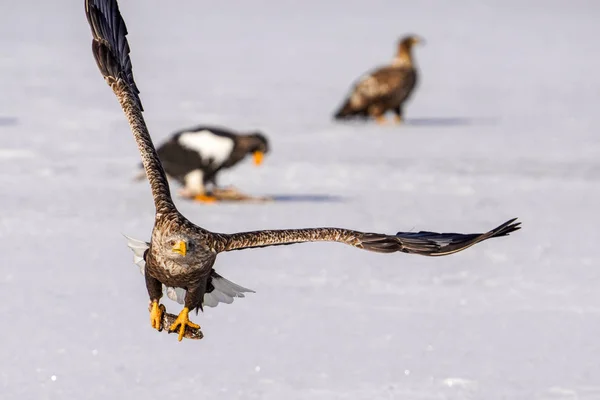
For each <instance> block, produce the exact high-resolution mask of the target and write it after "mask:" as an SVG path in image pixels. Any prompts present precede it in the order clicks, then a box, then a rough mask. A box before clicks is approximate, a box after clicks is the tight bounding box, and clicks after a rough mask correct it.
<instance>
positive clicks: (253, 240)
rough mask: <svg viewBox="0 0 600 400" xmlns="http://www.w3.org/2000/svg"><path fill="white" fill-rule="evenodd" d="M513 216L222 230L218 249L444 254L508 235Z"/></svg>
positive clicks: (514, 224) (516, 226)
mask: <svg viewBox="0 0 600 400" xmlns="http://www.w3.org/2000/svg"><path fill="white" fill-rule="evenodd" d="M515 221H516V218H514V219H511V220H509V221H507V222H505V223H503V224H502V225H500V226H498V227H497V228H494V229H492V230H491V231H489V232H486V233H470V234H462V233H437V232H426V231H421V232H398V233H397V234H395V235H384V234H380V233H365V232H359V231H353V230H349V229H340V228H309V229H284V230H274V231H256V232H243V233H235V234H231V235H228V234H220V235H219V237H220V239H219V241H218V242H217V243H216V245H215V249H216V251H219V252H222V251H231V250H243V249H248V248H254V247H267V246H278V245H286V244H293V243H305V242H340V243H344V244H348V245H350V246H354V247H357V248H359V249H363V250H369V251H374V252H377V253H395V252H403V253H411V254H420V255H424V256H445V255H448V254H453V253H457V252H459V251H461V250H464V249H467V248H469V247H471V246H473V245H474V244H477V243H479V242H482V241H484V240H487V239H490V238H493V237H500V236H506V235H508V234H509V233H511V232H514V231H516V230H518V229H520V225H521V223H520V222H515Z"/></svg>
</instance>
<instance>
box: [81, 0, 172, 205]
mask: <svg viewBox="0 0 600 400" xmlns="http://www.w3.org/2000/svg"><path fill="white" fill-rule="evenodd" d="M85 13H86V16H87V19H88V22H89V24H90V28H91V30H92V36H93V41H92V51H93V53H94V58H95V59H96V64H98V68H99V69H100V72H101V73H102V76H104V79H105V80H106V83H108V85H109V86H110V87H111V89H112V90H113V92H114V93H115V95H116V96H117V99H118V100H119V103H120V104H121V108H122V109H123V112H124V113H125V115H126V116H127V120H128V121H129V126H130V127H131V131H132V132H133V136H134V137H135V141H136V143H137V145H138V149H139V151H140V155H141V157H142V163H143V164H144V169H145V170H146V176H147V177H148V180H149V181H150V187H151V188H152V196H153V198H154V205H155V207H156V210H157V215H158V214H162V213H165V212H169V211H174V210H175V205H174V204H173V200H172V198H171V192H170V190H169V184H168V182H167V176H166V174H165V171H164V169H163V167H162V164H161V163H160V160H159V158H158V154H157V153H156V149H155V148H154V144H153V143H152V139H151V138H150V134H149V133H148V127H147V126H146V122H145V121H144V117H143V115H142V111H143V108H142V102H141V100H140V96H139V93H140V91H139V90H138V88H137V86H136V84H135V81H134V79H133V69H132V66H131V59H130V58H129V43H128V42H127V37H126V35H127V27H126V26H125V21H123V17H121V13H120V12H119V6H118V4H117V1H116V0H85Z"/></svg>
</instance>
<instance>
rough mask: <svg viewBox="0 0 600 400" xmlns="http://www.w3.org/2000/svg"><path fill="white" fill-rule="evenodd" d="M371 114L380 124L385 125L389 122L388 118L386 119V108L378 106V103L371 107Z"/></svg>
mask: <svg viewBox="0 0 600 400" xmlns="http://www.w3.org/2000/svg"><path fill="white" fill-rule="evenodd" d="M369 114H370V115H371V116H372V117H373V118H375V121H376V122H377V123H378V124H379V125H384V124H386V123H387V121H386V119H385V115H384V114H385V110H384V109H383V108H382V107H380V106H378V105H373V106H371V107H369Z"/></svg>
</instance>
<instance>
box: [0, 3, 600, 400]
mask: <svg viewBox="0 0 600 400" xmlns="http://www.w3.org/2000/svg"><path fill="white" fill-rule="evenodd" d="M2 9H3V10H2V12H1V13H0V50H1V54H2V55H1V56H0V94H1V95H0V206H1V208H0V315H1V316H2V321H3V327H2V329H1V332H2V333H1V334H0V338H1V344H0V398H2V399H112V398H131V399H144V398H148V399H153V398H168V399H170V398H182V396H185V397H186V398H199V399H210V398H220V399H266V400H279V399H323V400H324V399H365V400H366V399H369V400H371V399H418V400H421V399H485V400H493V399H554V400H556V399H570V400H571V399H598V398H600V363H599V361H598V360H600V341H599V340H598V332H600V305H599V302H600V294H599V293H600V291H599V289H598V288H599V284H600V268H599V267H600V265H599V264H600V256H598V238H599V235H598V226H599V223H600V220H599V218H598V212H597V208H598V204H600V188H599V184H600V161H599V160H600V159H599V156H600V140H599V139H598V135H599V132H598V124H599V122H600V117H599V115H600V114H599V113H598V104H599V102H600V74H598V70H600V57H599V56H598V42H597V37H598V35H599V34H600V24H598V22H597V21H598V19H599V18H600V3H598V2H594V1H583V0H581V1H572V2H566V1H558V0H555V1H541V0H540V1H528V2H523V1H491V0H489V1H467V0H461V1H452V2H448V1H444V0H439V1H433V0H427V1H425V0H423V1H415V2H410V3H409V2H400V1H392V0H380V1H370V2H367V1H357V0H346V1H342V0H335V1H334V0H331V1H292V0H286V1H275V0H270V1H266V0H265V1H259V0H255V1H253V2H242V1H241V0H240V1H235V2H233V1H227V2H225V1H224V2H214V1H196V0H194V1H192V0H180V1H178V2H165V1H158V0H144V1H141V0H137V1H133V0H123V1H122V4H121V11H122V13H123V14H124V16H125V19H126V21H127V24H128V27H129V31H130V35H129V38H130V44H131V47H132V59H133V64H134V70H135V76H136V81H137V83H138V86H139V87H140V89H141V92H142V93H141V96H142V101H143V103H144V106H145V108H146V118H147V122H148V124H149V127H150V131H151V133H152V135H153V137H154V138H155V141H156V142H160V141H161V140H162V139H164V138H166V137H167V136H168V135H169V133H170V132H172V131H174V130H176V129H179V128H182V127H186V126H190V125H194V124H197V123H216V124H223V125H225V126H229V127H233V128H239V129H254V128H259V129H263V130H264V131H265V133H266V134H267V135H269V137H270V138H271V141H272V148H273V152H272V154H271V155H270V156H269V157H268V158H267V159H266V163H265V164H264V167H263V168H258V169H257V168H254V167H253V166H251V163H250V162H246V163H244V165H242V166H240V167H239V168H237V169H235V170H233V171H231V172H228V173H226V174H225V175H224V176H223V179H222V181H223V183H230V184H235V185H237V186H238V187H239V188H241V189H243V190H244V191H246V192H249V193H253V194H276V195H280V196H288V197H291V200H294V199H296V200H298V201H285V202H279V203H275V204H268V205H217V206H200V205H197V204H190V203H185V202H183V201H178V205H179V206H180V208H181V210H182V211H183V212H184V214H185V215H187V216H188V217H189V218H190V219H191V220H193V221H194V222H196V223H198V224H200V225H202V226H204V227H206V228H208V229H211V230H215V231H222V232H232V231H240V230H252V229H259V228H284V227H307V226H330V225H333V226H336V225H337V226H344V227H349V228H356V229H363V230H369V231H381V232H390V233H393V232H396V231H398V230H411V229H415V230H419V229H428V230H444V231H447V230H451V231H467V232H471V231H475V232H477V231H482V230H487V229H489V228H492V227H494V226H496V225H497V224H499V223H501V222H503V221H504V220H506V219H508V218H511V217H514V216H518V217H520V218H521V220H522V221H523V227H524V229H523V230H522V231H520V232H517V233H516V234H514V235H512V236H510V237H508V238H501V239H495V240H493V241H489V242H486V243H484V244H481V245H479V246H477V247H475V248H472V249H470V250H469V251H466V252H464V253H461V254H458V255H455V256H452V257H447V258H440V259H428V258H424V257H417V256H408V255H404V254H394V255H380V254H374V253H368V252H361V251H358V250H354V249H351V248H348V247H346V246H342V245H339V244H305V245H297V246H286V247H281V248H272V249H260V250H249V251H244V252H235V253H230V254H224V255H221V256H219V259H218V261H217V265H216V267H217V269H218V271H219V272H220V273H222V274H223V275H224V276H226V277H227V278H229V279H231V280H233V281H235V282H237V283H239V284H241V285H244V286H247V287H251V288H253V289H255V290H256V291H257V293H256V294H254V295H250V296H248V297H247V298H245V299H239V300H236V301H235V302H234V303H233V304H232V305H220V306H219V307H218V308H216V309H209V310H208V311H207V312H205V313H204V315H200V316H198V317H195V318H193V319H194V320H195V321H197V322H199V323H200V324H201V325H202V327H203V331H204V333H205V335H206V337H205V339H203V340H202V341H199V342H193V341H184V342H182V343H178V342H177V341H176V338H175V337H174V336H172V335H171V336H170V335H166V334H164V333H162V334H158V333H156V332H154V331H153V330H152V329H151V327H150V324H149V321H148V313H147V311H146V307H147V301H148V300H147V294H146V289H145V286H144V282H143V279H142V278H141V275H139V273H138V271H137V268H136V267H135V266H134V265H133V263H132V255H131V253H130V251H129V249H127V247H126V245H125V240H124V238H123V237H122V236H121V233H126V234H129V235H131V236H133V237H136V238H140V239H145V238H148V237H149V235H150V230H151V227H152V222H153V205H152V201H151V197H150V191H149V188H148V185H147V184H146V183H132V182H131V178H132V177H133V175H134V174H135V171H136V165H137V163H138V162H139V155H138V153H137V149H136V146H135V144H134V142H133V139H132V136H131V133H130V131H129V128H128V126H127V123H126V121H125V118H124V117H123V115H122V112H121V110H120V108H119V106H118V104H117V102H116V100H115V98H114V96H113V94H112V93H111V91H110V90H109V88H108V87H107V86H106V85H105V84H104V82H103V80H102V78H101V77H100V74H99V72H98V70H97V68H96V66H95V64H94V61H93V57H92V54H91V50H90V42H91V35H90V32H89V28H88V26H87V22H86V20H85V15H84V12H83V2H82V1H72V0H57V1H53V2H42V1H38V2H36V3H35V5H34V4H32V3H31V2H25V1H20V2H17V1H13V2H10V3H6V4H4V5H3V6H2ZM405 32H415V33H418V34H420V35H422V36H423V37H425V38H426V40H427V45H426V46H424V47H422V48H417V49H416V57H417V60H418V63H419V65H420V67H421V71H422V81H421V86H420V88H419V89H418V92H417V93H416V95H415V97H414V99H413V101H412V103H411V104H410V105H409V106H408V107H407V109H406V112H407V117H408V124H407V125H406V126H404V127H395V126H390V127H378V126H375V125H370V124H369V125H360V124H335V123H333V122H332V121H331V120H330V115H331V113H332V112H333V110H334V109H335V108H336V107H337V106H338V104H339V103H340V102H341V100H342V97H343V96H344V95H345V93H346V91H347V89H348V87H349V85H350V83H351V82H352V81H353V80H354V79H355V78H356V77H357V76H358V75H360V74H361V73H363V72H364V71H366V70H368V69H370V68H371V67H372V66H374V65H376V64H378V63H383V62H386V61H387V60H388V59H390V57H391V56H392V53H393V51H394V42H395V40H396V38H397V37H398V36H399V35H401V34H403V33H405ZM309 195H311V196H314V197H313V198H311V197H310V196H309ZM326 195H331V196H339V197H334V198H332V199H327V198H326ZM294 196H296V197H294ZM311 199H312V200H314V201H300V200H311ZM166 305H167V308H168V309H169V310H170V311H171V312H174V313H177V312H178V311H179V309H180V306H178V305H175V304H173V303H171V302H167V303H166Z"/></svg>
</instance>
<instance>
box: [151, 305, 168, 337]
mask: <svg viewBox="0 0 600 400" xmlns="http://www.w3.org/2000/svg"><path fill="white" fill-rule="evenodd" d="M166 310H167V309H166V308H165V306H163V305H162V304H158V301H153V302H152V309H151V310H150V324H151V325H152V327H153V328H154V329H156V330H159V331H160V330H162V319H163V314H164V313H165V311H166Z"/></svg>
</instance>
